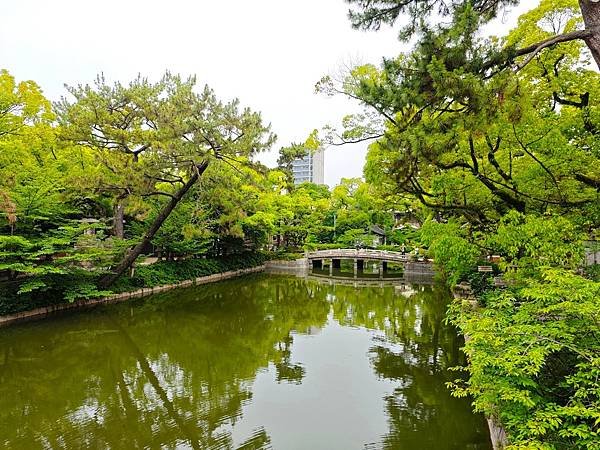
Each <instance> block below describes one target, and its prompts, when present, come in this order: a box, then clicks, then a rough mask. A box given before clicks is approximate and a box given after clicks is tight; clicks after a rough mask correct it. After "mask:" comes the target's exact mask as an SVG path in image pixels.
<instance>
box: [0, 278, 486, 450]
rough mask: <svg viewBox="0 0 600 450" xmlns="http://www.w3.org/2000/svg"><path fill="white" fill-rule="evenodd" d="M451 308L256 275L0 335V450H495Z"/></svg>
mask: <svg viewBox="0 0 600 450" xmlns="http://www.w3.org/2000/svg"><path fill="white" fill-rule="evenodd" d="M448 301H449V300H448V295H447V293H446V291H445V290H443V289H442V288H438V287H435V286H434V287H432V286H414V287H413V288H412V289H406V290H401V289H397V288H394V287H393V286H385V287H382V286H381V285H375V286H372V287H355V286H352V285H344V284H335V282H333V284H332V282H329V281H327V280H325V282H323V281H318V280H310V279H303V278H296V277H293V276H278V275H265V274H261V275H253V276H248V277H244V278H239V279H236V280H231V281H226V282H221V283H218V284H213V285H205V286H199V287H192V288H188V289H184V290H176V291H171V292H168V293H164V294H161V295H156V296H153V297H148V298H145V299H139V300H136V301H130V302H128V303H121V304H117V305H109V306H103V307H99V308H96V309H93V310H87V311H82V312H77V313H69V314H65V315H61V316H56V317H52V318H49V319H47V320H43V321H37V322H29V323H25V324H20V325H16V326H13V327H10V328H5V329H0V448H3V449H37V448H48V449H105V448H106V449H108V448H110V449H137V448H149V449H174V448H182V449H186V448H191V449H230V448H231V449H239V448H241V449H263V448H273V449H284V450H287V449H309V450H314V449H344V450H345V449H401V450H408V449H419V450H420V449H423V450H428V449H461V450H463V449H489V448H491V446H490V444H489V437H488V431H487V427H486V425H485V421H484V419H483V418H482V417H481V416H479V415H475V414H473V413H472V412H471V409H470V406H469V401H468V400H465V399H455V398H452V397H451V396H450V395H449V392H448V390H447V388H446V386H445V382H447V381H449V380H452V379H454V378H456V376H457V373H456V372H449V371H448V370H447V369H448V368H449V367H452V366H455V365H457V364H460V363H462V362H464V361H463V360H464V356H463V355H462V354H461V352H460V347H461V345H462V342H461V340H460V338H459V337H458V336H457V334H456V332H455V330H454V329H452V328H451V327H449V326H448V325H446V324H444V320H443V319H444V312H445V309H446V306H447V302H448Z"/></svg>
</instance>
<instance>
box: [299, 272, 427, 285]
mask: <svg viewBox="0 0 600 450" xmlns="http://www.w3.org/2000/svg"><path fill="white" fill-rule="evenodd" d="M297 276H300V277H302V275H300V274H298V275H297ZM305 278H306V279H308V280H314V281H318V282H319V283H325V284H335V285H347V286H354V287H359V286H360V287H363V286H373V287H384V286H399V287H406V286H411V285H415V284H419V285H432V284H434V279H433V277H432V276H431V275H421V276H420V275H419V274H415V275H414V276H411V275H410V274H408V275H406V276H402V277H389V278H351V277H340V276H327V275H325V274H316V273H314V272H313V273H311V274H308V275H307V276H305Z"/></svg>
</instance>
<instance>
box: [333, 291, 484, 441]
mask: <svg viewBox="0 0 600 450" xmlns="http://www.w3.org/2000/svg"><path fill="white" fill-rule="evenodd" d="M334 291H335V295H334V297H333V298H334V302H333V310H334V317H335V319H336V320H338V321H339V322H340V323H341V324H343V325H348V326H361V327H366V328H369V329H373V330H379V331H382V332H383V333H384V334H385V339H384V338H379V339H375V345H374V346H373V347H372V348H371V350H370V355H369V356H370V359H371V364H372V366H373V369H374V371H375V373H376V374H377V375H378V376H379V377H381V378H385V379H388V380H393V381H395V382H396V383H397V387H396V388H395V389H394V391H393V392H392V393H391V394H390V395H388V396H387V397H386V398H385V399H384V400H385V408H386V411H387V414H388V418H389V419H388V420H389V423H390V431H389V433H388V434H387V435H386V436H384V438H383V447H384V448H389V449H392V448H402V449H425V448H435V449H445V448H457V449H463V448H488V447H489V443H488V441H489V439H488V437H487V435H486V434H485V426H483V425H482V426H480V427H469V426H465V424H473V416H472V412H471V409H470V407H469V403H468V401H465V400H464V399H456V398H453V397H451V396H450V393H449V391H448V389H447V388H446V385H445V383H446V382H447V381H450V380H451V379H453V378H455V377H456V373H453V372H448V371H447V369H448V368H449V367H453V366H456V365H459V364H463V363H464V355H463V354H462V353H461V352H460V346H461V345H462V342H461V340H460V338H459V337H458V336H457V334H456V332H455V330H454V329H453V328H452V327H451V326H449V325H447V324H445V323H444V317H445V311H446V307H447V304H448V298H449V297H448V293H447V292H446V291H445V290H444V289H440V288H438V287H433V288H431V287H424V288H422V290H419V291H417V292H416V293H415V294H413V295H412V296H410V297H408V298H406V297H404V296H402V295H397V293H396V292H395V291H394V289H392V288H385V289H378V288H370V289H363V290H361V291H358V290H356V289H353V288H352V287H346V286H337V287H334Z"/></svg>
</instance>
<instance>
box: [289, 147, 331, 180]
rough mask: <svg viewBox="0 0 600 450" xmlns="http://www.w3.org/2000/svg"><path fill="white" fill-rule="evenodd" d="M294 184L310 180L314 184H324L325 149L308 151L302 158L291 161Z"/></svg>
mask: <svg viewBox="0 0 600 450" xmlns="http://www.w3.org/2000/svg"><path fill="white" fill-rule="evenodd" d="M292 174H293V176H294V184H300V183H304V182H306V181H310V182H311V183H315V184H325V150H323V149H322V148H320V149H318V150H316V151H315V152H314V153H311V152H309V153H308V155H306V156H305V157H304V158H296V159H294V160H293V161H292Z"/></svg>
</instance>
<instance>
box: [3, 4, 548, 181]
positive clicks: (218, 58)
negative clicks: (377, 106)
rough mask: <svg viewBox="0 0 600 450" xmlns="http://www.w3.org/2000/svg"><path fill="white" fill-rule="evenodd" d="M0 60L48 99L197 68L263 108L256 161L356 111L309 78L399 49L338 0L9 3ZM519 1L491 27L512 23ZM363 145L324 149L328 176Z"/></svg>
mask: <svg viewBox="0 0 600 450" xmlns="http://www.w3.org/2000/svg"><path fill="white" fill-rule="evenodd" d="M3 3H4V4H3V5H2V16H1V18H0V68H5V69H8V70H9V72H10V73H11V74H13V75H14V76H15V77H16V78H17V79H18V80H24V79H31V80H34V81H36V82H37V83H38V84H40V85H41V87H42V88H43V90H44V92H45V94H46V96H47V97H49V98H50V99H51V100H57V99H58V98H60V96H61V95H64V94H65V91H64V88H63V84H64V83H67V84H78V83H90V82H92V81H93V80H94V78H95V77H96V74H98V73H100V72H103V73H104V74H105V76H106V77H107V78H108V79H109V80H120V81H122V82H127V81H129V80H131V79H132V78H134V77H135V76H136V75H137V74H138V73H141V74H142V75H144V76H147V77H149V78H150V79H158V78H160V76H161V75H162V74H163V73H164V71H165V70H169V71H171V72H173V73H180V74H182V75H192V74H195V75H197V77H198V82H199V84H201V85H203V84H208V85H209V86H211V87H212V88H213V89H215V91H216V93H217V95H218V96H219V97H221V98H223V99H229V98H232V97H237V98H239V99H240V100H241V102H242V104H243V105H247V106H250V107H251V108H252V109H254V110H258V111H261V112H262V115H263V120H264V121H265V122H267V123H271V124H272V128H273V131H274V132H275V133H276V134H277V135H278V137H279V139H278V141H277V143H276V144H275V146H274V148H273V151H272V152H271V153H270V154H268V155H264V156H262V157H261V158H260V159H261V160H262V161H263V162H265V163H266V164H267V165H271V166H272V165H274V164H275V160H276V159H277V150H278V149H279V147H281V146H284V145H288V144H289V143H290V142H293V141H298V142H301V141H304V139H305V138H306V137H307V136H308V134H309V133H310V132H311V131H312V130H313V129H315V128H320V127H322V126H323V125H325V124H327V123H331V124H337V123H339V119H340V118H341V117H342V116H343V115H345V114H348V113H349V112H352V111H354V110H355V109H356V106H355V105H353V104H352V103H350V101H348V100H345V99H342V98H333V99H331V98H324V97H322V96H319V95H316V94H314V85H315V83H316V82H317V81H318V80H319V79H320V78H321V77H322V76H323V75H326V74H328V73H335V72H338V71H339V69H340V67H343V66H344V65H348V64H349V63H352V62H360V63H367V62H370V63H375V64H378V63H379V62H380V61H381V59H382V57H383V56H394V55H396V54H397V53H399V52H400V51H403V50H405V49H406V48H405V47H403V46H401V44H400V43H399V42H398V41H397V39H396V32H395V31H394V30H390V29H383V30H381V31H379V32H377V33H374V32H361V31H355V30H352V29H351V27H350V24H349V22H348V20H347V16H346V14H347V10H348V5H347V4H346V3H345V2H344V0H303V1H291V0H253V1H250V0H219V1H207V0H170V1H168V2H167V1H158V0H102V1H94V2H92V1H89V0H88V1H86V0H53V1H46V0H5V1H4V2H3ZM536 4H537V0H523V1H522V2H521V6H520V7H519V8H518V9H517V10H516V11H512V12H511V14H509V15H508V16H507V17H505V18H504V19H503V20H499V21H497V23H496V24H495V25H494V27H493V31H494V32H495V33H496V34H498V33H502V32H503V31H504V30H506V29H507V28H508V27H511V26H513V25H514V18H515V17H516V15H517V13H518V12H519V11H522V10H524V9H529V8H531V7H533V6H535V5H536ZM365 153H366V146H365V145H356V146H348V147H341V148H340V147H336V148H330V149H328V150H327V151H326V153H325V182H326V183H327V184H329V185H334V184H336V183H338V182H339V180H340V178H341V177H355V176H361V175H362V167H363V164H364V158H365Z"/></svg>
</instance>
